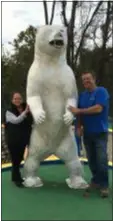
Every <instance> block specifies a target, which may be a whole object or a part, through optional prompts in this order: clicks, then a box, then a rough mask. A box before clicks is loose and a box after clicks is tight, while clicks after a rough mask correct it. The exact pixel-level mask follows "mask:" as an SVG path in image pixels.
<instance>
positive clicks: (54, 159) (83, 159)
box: [2, 155, 113, 169]
mask: <svg viewBox="0 0 113 221" xmlns="http://www.w3.org/2000/svg"><path fill="white" fill-rule="evenodd" d="M56 160H58V161H59V160H60V159H59V158H58V157H56V156H55V155H51V156H50V157H48V158H46V159H45V160H44V161H46V162H47V161H51V162H52V161H56ZM80 161H82V162H86V163H87V162H88V160H87V159H86V158H83V157H80ZM22 164H24V161H23V162H22ZM11 166H12V164H11V163H6V164H2V169H5V168H8V167H11ZM108 166H110V167H112V166H113V162H111V161H109V162H108Z"/></svg>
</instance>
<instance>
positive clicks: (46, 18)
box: [43, 0, 49, 25]
mask: <svg viewBox="0 0 113 221" xmlns="http://www.w3.org/2000/svg"><path fill="white" fill-rule="evenodd" d="M43 6H44V14H45V16H44V17H45V24H46V25H48V24H49V22H48V10H47V2H46V1H44V0H43Z"/></svg>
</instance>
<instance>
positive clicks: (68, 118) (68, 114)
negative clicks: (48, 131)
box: [63, 111, 73, 126]
mask: <svg viewBox="0 0 113 221" xmlns="http://www.w3.org/2000/svg"><path fill="white" fill-rule="evenodd" d="M63 117H64V122H65V124H66V125H68V126H69V125H71V124H72V122H73V114H72V113H71V112H70V111H66V113H65V114H64V116H63Z"/></svg>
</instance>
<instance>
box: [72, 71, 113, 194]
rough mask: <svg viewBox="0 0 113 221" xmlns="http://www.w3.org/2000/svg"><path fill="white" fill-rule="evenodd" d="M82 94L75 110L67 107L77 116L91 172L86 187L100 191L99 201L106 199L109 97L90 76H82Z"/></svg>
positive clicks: (90, 74)
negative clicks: (100, 197)
mask: <svg viewBox="0 0 113 221" xmlns="http://www.w3.org/2000/svg"><path fill="white" fill-rule="evenodd" d="M81 78H82V83H83V86H84V88H85V91H84V92H83V93H81V94H80V96H79V104H78V108H74V107H72V106H71V107H69V110H70V111H71V112H72V113H74V114H75V115H77V116H78V117H77V119H78V123H77V132H78V134H79V135H81V127H83V131H84V132H83V133H84V144H85V149H86V153H87V157H88V162H89V167H90V169H91V172H92V179H91V184H90V187H91V188H92V187H93V188H97V187H99V188H100V193H101V196H102V197H108V194H109V190H108V161H107V137H108V111H109V94H108V92H107V90H106V89H105V88H104V87H97V85H96V78H95V75H94V74H93V73H83V74H82V76H81Z"/></svg>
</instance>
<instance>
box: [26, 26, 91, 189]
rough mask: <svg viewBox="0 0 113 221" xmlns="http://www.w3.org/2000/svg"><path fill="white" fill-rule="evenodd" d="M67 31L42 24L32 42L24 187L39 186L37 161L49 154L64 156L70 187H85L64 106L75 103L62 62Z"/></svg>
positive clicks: (73, 86) (71, 79)
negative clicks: (29, 127)
mask: <svg viewBox="0 0 113 221" xmlns="http://www.w3.org/2000/svg"><path fill="white" fill-rule="evenodd" d="M66 46H67V34H66V29H65V28H64V27H60V26H49V25H47V26H42V27H41V28H39V29H38V32H37V35H36V42H35V55H34V61H33V63H32V65H31V68H30V70H29V73H28V80H27V103H28V104H29V106H30V109H31V112H32V114H33V117H34V122H35V123H34V126H33V130H32V135H31V141H30V149H29V156H28V158H27V160H26V162H25V167H24V169H25V177H26V179H25V182H24V185H25V186H27V187H38V186H42V185H43V183H42V181H41V179H40V178H39V177H37V170H38V168H39V165H40V161H42V160H44V159H45V158H46V157H48V156H50V155H51V154H55V155H56V156H58V157H60V158H61V159H62V160H64V162H65V164H66V166H67V167H68V169H69V175H70V177H69V179H66V182H67V184H68V186H69V187H70V188H75V189H76V188H86V187H87V183H86V182H85V180H84V179H83V178H82V166H81V163H80V161H79V158H78V155H77V145H76V143H75V138H74V134H73V132H72V131H71V123H72V120H73V115H72V113H71V112H70V111H69V110H68V106H69V105H72V106H76V105H77V86H76V81H75V78H74V75H73V72H72V70H71V68H70V67H69V66H68V65H67V63H66Z"/></svg>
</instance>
